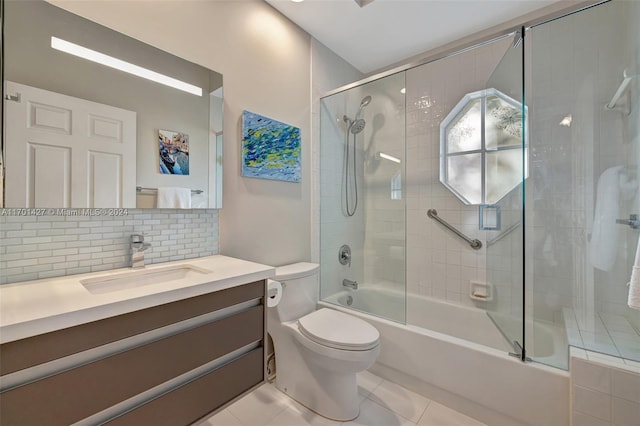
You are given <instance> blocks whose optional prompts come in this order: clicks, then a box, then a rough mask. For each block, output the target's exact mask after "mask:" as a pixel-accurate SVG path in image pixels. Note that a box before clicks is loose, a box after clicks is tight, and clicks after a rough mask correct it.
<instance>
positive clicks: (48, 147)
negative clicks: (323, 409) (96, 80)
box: [5, 81, 136, 208]
mask: <svg viewBox="0 0 640 426" xmlns="http://www.w3.org/2000/svg"><path fill="white" fill-rule="evenodd" d="M6 90H7V94H8V95H10V96H18V100H17V101H16V100H6V101H5V107H6V110H5V111H6V123H7V126H6V150H5V153H6V157H5V159H6V176H5V207H71V208H96V207H131V208H133V207H135V204H136V189H135V186H136V185H135V182H136V113H135V112H133V111H127V110H124V109H121V108H115V107H112V106H109V105H104V104H99V103H96V102H90V101H86V100H84V99H79V98H74V97H71V96H66V95H61V94H59V93H55V92H49V91H47V90H42V89H37V88H35V87H30V86H25V85H23V84H18V83H13V82H10V81H8V82H7V86H6Z"/></svg>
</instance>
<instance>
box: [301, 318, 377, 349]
mask: <svg viewBox="0 0 640 426" xmlns="http://www.w3.org/2000/svg"><path fill="white" fill-rule="evenodd" d="M298 329H299V330H300V333H302V334H303V335H304V336H305V337H307V338H308V339H310V340H312V341H314V342H316V343H318V344H320V345H323V346H328V347H330V348H334V349H341V350H348V351H367V350H370V349H373V348H375V347H376V346H378V344H379V339H380V333H379V332H378V330H377V329H376V328H375V327H374V326H372V325H371V324H369V323H367V322H366V321H364V320H362V319H360V318H356V317H354V316H352V315H348V314H345V313H343V312H340V311H335V310H333V309H327V308H322V309H319V310H317V311H314V312H312V313H310V314H307V315H305V316H303V317H302V318H300V319H298Z"/></svg>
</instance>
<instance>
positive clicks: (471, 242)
mask: <svg viewBox="0 0 640 426" xmlns="http://www.w3.org/2000/svg"><path fill="white" fill-rule="evenodd" d="M427 216H429V217H430V218H431V219H434V220H436V221H437V222H438V223H440V224H441V225H442V226H444V227H445V228H447V229H448V230H449V231H451V232H453V233H454V234H456V235H457V236H458V237H460V238H462V239H463V240H465V241H466V242H467V243H469V245H470V246H471V248H472V249H474V250H480V249H481V248H482V241H480V240H478V239H473V240H472V239H471V238H469V237H467V236H466V235H464V234H463V233H462V232H460V231H458V230H457V229H456V228H454V227H453V226H451V225H449V224H448V223H447V222H446V221H445V220H444V219H440V217H439V216H438V212H437V211H436V209H429V210H427Z"/></svg>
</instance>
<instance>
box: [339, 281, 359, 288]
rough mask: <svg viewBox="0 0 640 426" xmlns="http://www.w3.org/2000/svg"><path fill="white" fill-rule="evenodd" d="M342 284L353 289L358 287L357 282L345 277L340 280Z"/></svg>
mask: <svg viewBox="0 0 640 426" xmlns="http://www.w3.org/2000/svg"><path fill="white" fill-rule="evenodd" d="M342 285H343V286H345V287H349V288H352V289H354V290H357V289H358V282H357V281H351V280H348V279H346V278H345V279H343V280H342Z"/></svg>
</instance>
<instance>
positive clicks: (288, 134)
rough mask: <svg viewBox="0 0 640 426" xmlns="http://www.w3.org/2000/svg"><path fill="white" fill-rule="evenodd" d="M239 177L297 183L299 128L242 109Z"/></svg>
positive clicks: (298, 180) (298, 179)
mask: <svg viewBox="0 0 640 426" xmlns="http://www.w3.org/2000/svg"><path fill="white" fill-rule="evenodd" d="M242 176H247V177H254V178H260V179H274V180H284V181H286V182H300V129H299V128H297V127H294V126H290V125H288V124H285V123H281V122H280V121H276V120H273V119H271V118H268V117H265V116H262V115H260V114H255V113H253V112H249V111H242Z"/></svg>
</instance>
